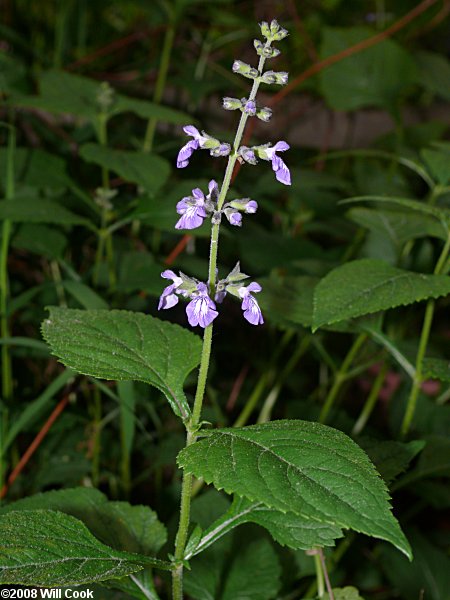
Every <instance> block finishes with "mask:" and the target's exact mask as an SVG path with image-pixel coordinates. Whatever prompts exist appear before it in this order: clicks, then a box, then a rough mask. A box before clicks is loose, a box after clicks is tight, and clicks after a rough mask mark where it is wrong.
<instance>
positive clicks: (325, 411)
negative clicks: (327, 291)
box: [319, 333, 367, 423]
mask: <svg viewBox="0 0 450 600" xmlns="http://www.w3.org/2000/svg"><path fill="white" fill-rule="evenodd" d="M366 339H367V334H366V333H360V334H359V335H358V337H357V338H356V340H355V341H354V342H353V344H352V345H351V347H350V350H349V351H348V353H347V355H346V357H345V358H344V361H343V363H342V365H341V366H340V368H339V370H338V372H337V373H336V375H335V377H334V382H333V385H332V386H331V389H330V391H329V393H328V396H327V398H326V400H325V403H324V405H323V407H322V410H321V411H320V414H319V423H325V422H326V420H327V418H328V415H329V413H330V410H331V408H332V407H333V404H334V401H335V400H336V398H337V395H338V394H339V392H340V390H341V387H342V384H343V383H344V381H345V380H346V379H347V377H346V375H347V371H348V370H349V368H350V367H351V365H352V363H353V360H354V359H355V357H356V355H357V354H358V352H359V350H360V348H361V346H362V345H363V344H364V342H365V341H366Z"/></svg>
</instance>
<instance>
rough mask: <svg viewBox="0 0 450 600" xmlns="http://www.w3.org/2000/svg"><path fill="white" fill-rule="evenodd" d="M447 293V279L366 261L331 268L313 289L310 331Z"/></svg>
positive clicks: (374, 260)
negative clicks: (311, 327)
mask: <svg viewBox="0 0 450 600" xmlns="http://www.w3.org/2000/svg"><path fill="white" fill-rule="evenodd" d="M447 294H450V277H447V276H446V275H424V274H422V273H414V272H412V271H405V270H403V269H397V268H396V267H392V266H391V265H389V264H387V263H385V262H383V261H382V260H376V259H371V258H366V259H362V260H354V261H352V262H349V263H347V264H344V265H342V266H341V267H338V268H337V269H333V271H331V272H330V273H328V275H326V277H324V278H323V279H322V280H321V282H320V283H319V284H318V285H317V286H316V289H315V294H314V313H313V331H315V330H316V329H318V328H319V327H321V326H322V325H329V324H330V323H337V322H338V321H344V320H345V319H352V318H355V317H361V316H362V315H368V314H371V313H375V312H378V311H380V310H387V309H389V308H394V307H396V306H404V305H407V304H412V303H414V302H420V301H421V300H426V299H428V298H438V297H439V296H446V295H447Z"/></svg>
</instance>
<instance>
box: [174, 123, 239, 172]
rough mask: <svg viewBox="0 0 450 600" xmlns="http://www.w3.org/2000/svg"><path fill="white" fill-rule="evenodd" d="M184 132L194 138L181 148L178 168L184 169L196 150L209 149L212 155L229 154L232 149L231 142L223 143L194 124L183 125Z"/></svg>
mask: <svg viewBox="0 0 450 600" xmlns="http://www.w3.org/2000/svg"><path fill="white" fill-rule="evenodd" d="M183 131H184V133H186V134H187V135H190V136H191V137H193V138H194V139H192V140H190V141H189V142H187V143H186V144H185V145H184V146H183V147H182V148H181V150H180V151H179V152H178V157H177V167H178V169H184V168H185V167H187V166H188V164H189V159H190V158H191V156H192V154H193V153H194V152H195V150H199V149H201V150H209V151H210V154H211V156H215V157H217V156H228V154H230V151H231V146H230V144H227V143H221V142H219V140H216V139H215V138H213V137H211V136H209V135H208V134H207V133H205V132H204V131H202V133H200V132H199V130H198V129H197V128H196V127H194V126H193V125H186V126H185V127H183Z"/></svg>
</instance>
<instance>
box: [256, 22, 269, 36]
mask: <svg viewBox="0 0 450 600" xmlns="http://www.w3.org/2000/svg"><path fill="white" fill-rule="evenodd" d="M259 26H260V27H261V33H262V35H263V36H264V37H265V38H267V39H269V38H271V37H272V33H271V31H270V27H269V23H267V21H263V22H262V23H260V24H259Z"/></svg>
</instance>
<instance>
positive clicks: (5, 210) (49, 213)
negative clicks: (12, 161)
mask: <svg viewBox="0 0 450 600" xmlns="http://www.w3.org/2000/svg"><path fill="white" fill-rule="evenodd" d="M3 219H10V220H11V221H14V222H16V223H54V224H57V225H84V226H85V227H88V228H89V229H95V228H94V226H93V225H92V224H91V223H90V221H88V220H87V219H85V218H84V217H81V216H79V215H76V214H75V213H73V212H71V211H70V210H69V209H67V208H65V207H64V206H62V205H61V204H58V203H57V202H54V201H52V200H48V199H47V198H38V197H30V198H14V199H12V200H2V201H1V202H0V220H3Z"/></svg>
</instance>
